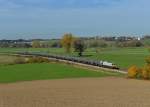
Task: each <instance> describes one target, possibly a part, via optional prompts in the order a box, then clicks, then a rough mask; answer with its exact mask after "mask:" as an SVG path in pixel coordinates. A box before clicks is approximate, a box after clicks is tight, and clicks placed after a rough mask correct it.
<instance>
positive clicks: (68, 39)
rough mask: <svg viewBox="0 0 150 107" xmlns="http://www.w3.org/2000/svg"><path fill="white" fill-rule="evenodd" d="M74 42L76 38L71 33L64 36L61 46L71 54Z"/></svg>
mask: <svg viewBox="0 0 150 107" xmlns="http://www.w3.org/2000/svg"><path fill="white" fill-rule="evenodd" d="M73 42H74V37H73V35H72V34H71V33H67V34H64V36H63V38H62V40H61V44H62V46H63V47H64V48H65V50H66V52H67V53H69V52H70V51H71V47H72V45H73Z"/></svg>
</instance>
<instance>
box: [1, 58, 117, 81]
mask: <svg viewBox="0 0 150 107" xmlns="http://www.w3.org/2000/svg"><path fill="white" fill-rule="evenodd" d="M1 57H2V58H5V59H7V60H5V59H4V60H1V63H3V62H5V61H7V63H8V64H9V63H10V62H13V59H15V57H11V56H4V55H3V56H1ZM2 58H1V59H2ZM2 61H3V62H2ZM9 61H10V62H9ZM119 75H120V74H118V73H111V72H101V71H100V72H96V71H92V70H87V69H81V68H77V67H73V66H69V65H67V64H61V63H53V62H51V63H41V64H39V63H34V64H15V65H7V64H5V65H3V64H2V65H1V66H0V83H10V82H18V81H32V80H46V79H63V78H81V77H104V76H119Z"/></svg>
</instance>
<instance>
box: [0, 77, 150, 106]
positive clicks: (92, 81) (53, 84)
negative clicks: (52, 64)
mask: <svg viewBox="0 0 150 107" xmlns="http://www.w3.org/2000/svg"><path fill="white" fill-rule="evenodd" d="M0 107H150V82H149V81H143V80H129V79H124V78H115V77H107V78H85V79H64V80H63V79H62V80H46V81H32V82H21V83H13V84H0Z"/></svg>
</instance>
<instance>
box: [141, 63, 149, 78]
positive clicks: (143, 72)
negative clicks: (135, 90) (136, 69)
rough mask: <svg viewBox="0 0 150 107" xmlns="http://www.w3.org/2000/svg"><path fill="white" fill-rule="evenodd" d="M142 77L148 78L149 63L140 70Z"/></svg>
mask: <svg viewBox="0 0 150 107" xmlns="http://www.w3.org/2000/svg"><path fill="white" fill-rule="evenodd" d="M142 77H143V78H144V79H150V65H149V64H147V65H145V67H144V69H143V70H142Z"/></svg>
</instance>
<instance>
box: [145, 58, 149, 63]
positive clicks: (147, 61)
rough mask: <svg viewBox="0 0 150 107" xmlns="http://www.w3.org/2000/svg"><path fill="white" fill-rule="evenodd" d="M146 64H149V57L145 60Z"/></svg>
mask: <svg viewBox="0 0 150 107" xmlns="http://www.w3.org/2000/svg"><path fill="white" fill-rule="evenodd" d="M145 61H146V63H147V64H150V56H149V57H147V58H146V59H145Z"/></svg>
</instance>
